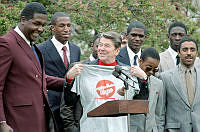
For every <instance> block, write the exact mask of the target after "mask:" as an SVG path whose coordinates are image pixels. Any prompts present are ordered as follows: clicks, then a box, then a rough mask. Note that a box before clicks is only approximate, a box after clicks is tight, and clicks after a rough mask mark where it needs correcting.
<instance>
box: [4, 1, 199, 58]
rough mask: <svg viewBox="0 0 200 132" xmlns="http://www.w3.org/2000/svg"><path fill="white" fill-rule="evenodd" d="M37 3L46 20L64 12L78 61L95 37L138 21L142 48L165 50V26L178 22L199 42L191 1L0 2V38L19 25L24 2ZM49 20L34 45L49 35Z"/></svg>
mask: <svg viewBox="0 0 200 132" xmlns="http://www.w3.org/2000/svg"><path fill="white" fill-rule="evenodd" d="M32 1H36V2H40V3H42V4H44V5H45V7H46V8H47V11H48V18H49V19H48V20H50V18H51V16H52V14H54V12H56V11H62V12H66V13H67V14H68V15H69V16H70V18H71V21H72V23H73V34H72V36H71V41H73V42H75V43H76V44H77V45H79V46H80V47H81V49H82V59H85V58H86V57H88V56H89V53H90V44H91V41H92V38H93V36H94V35H95V34H97V33H99V32H105V31H110V30H113V31H116V32H118V33H120V32H124V31H126V28H127V25H128V24H129V23H130V22H131V21H133V20H139V21H142V22H143V23H144V24H145V25H146V27H147V29H148V39H147V40H146V41H145V44H144V45H143V47H142V48H145V47H154V48H156V49H157V50H158V51H159V52H162V51H164V50H165V49H167V48H168V45H169V41H168V39H167V32H168V27H169V25H170V24H171V23H172V22H175V21H181V22H183V23H185V25H186V26H187V28H188V34H189V36H190V37H192V38H194V39H195V40H197V42H198V43H199V42H200V38H199V33H198V32H197V31H198V29H199V27H198V25H199V11H198V8H195V6H193V5H192V0H28V1H25V0H24V1H23V0H22V1H21V0H12V1H11V0H0V36H1V35H4V34H6V33H7V32H8V31H9V29H10V28H12V27H13V26H15V25H17V23H18V22H19V16H20V11H21V10H22V9H23V7H24V6H25V5H26V3H27V2H32ZM49 26H50V21H48V22H47V25H46V26H45V32H44V33H43V34H42V35H41V36H40V37H39V39H38V40H37V42H36V43H41V42H43V41H45V40H47V39H48V38H49V37H51V36H52V33H51V31H50V27H49Z"/></svg>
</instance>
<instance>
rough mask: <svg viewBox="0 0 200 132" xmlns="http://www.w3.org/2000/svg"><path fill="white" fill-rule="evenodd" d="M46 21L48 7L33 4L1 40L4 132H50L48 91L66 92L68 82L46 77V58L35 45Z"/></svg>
mask: <svg viewBox="0 0 200 132" xmlns="http://www.w3.org/2000/svg"><path fill="white" fill-rule="evenodd" d="M46 21H47V12H46V9H45V7H44V6H43V5H42V4H40V3H37V2H32V3H29V4H27V5H26V6H25V7H24V9H23V10H22V12H21V17H20V22H19V23H18V26H17V27H16V28H15V29H14V30H13V29H11V30H10V31H9V33H8V34H6V35H4V36H2V37H0V53H1V55H0V65H1V66H0V73H1V76H0V131H1V132H11V131H14V132H36V131H37V132H49V127H48V124H49V117H50V116H51V117H52V112H51V109H50V107H49V104H48V97H47V88H48V89H58V88H60V89H61V90H62V87H63V83H64V79H61V78H60V79H59V78H55V77H52V76H48V75H46V74H45V71H44V62H43V57H42V54H41V52H40V51H39V49H38V48H37V47H36V46H35V45H34V44H33V41H35V40H36V39H37V38H38V37H39V35H40V34H41V33H42V32H43V31H44V25H45V23H46ZM54 130H55V131H56V126H55V127H54Z"/></svg>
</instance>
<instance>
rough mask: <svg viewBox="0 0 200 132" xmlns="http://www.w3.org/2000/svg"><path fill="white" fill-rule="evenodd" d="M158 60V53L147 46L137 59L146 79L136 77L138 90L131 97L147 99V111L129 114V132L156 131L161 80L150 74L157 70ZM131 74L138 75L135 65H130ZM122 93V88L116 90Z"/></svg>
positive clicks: (160, 110) (160, 109)
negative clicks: (146, 112)
mask: <svg viewBox="0 0 200 132" xmlns="http://www.w3.org/2000/svg"><path fill="white" fill-rule="evenodd" d="M159 62H160V56H159V53H158V52H157V51H156V50H155V49H154V48H147V49H145V50H144V51H142V54H141V56H140V59H139V67H140V68H141V69H142V70H143V71H144V72H145V73H146V75H147V79H144V78H141V77H138V83H139V87H140V92H139V94H138V95H135V96H134V97H133V99H134V100H148V101H149V113H148V114H147V115H145V114H137V115H131V119H130V130H131V132H158V128H159V127H160V124H159V122H161V121H160V118H159V117H160V116H161V114H162V102H163V101H162V96H163V91H162V89H163V83H162V81H161V80H159V79H157V78H156V77H154V76H152V75H153V74H154V73H155V72H157V71H158V64H159ZM131 73H132V75H135V76H138V75H137V74H138V72H137V71H136V70H135V67H131ZM118 93H119V94H120V95H124V90H123V89H120V90H119V91H118Z"/></svg>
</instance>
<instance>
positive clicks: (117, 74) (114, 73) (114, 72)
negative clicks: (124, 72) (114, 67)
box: [112, 71, 120, 78]
mask: <svg viewBox="0 0 200 132" xmlns="http://www.w3.org/2000/svg"><path fill="white" fill-rule="evenodd" d="M112 74H113V76H115V77H116V78H118V77H119V75H120V74H119V73H118V72H117V71H113V72H112Z"/></svg>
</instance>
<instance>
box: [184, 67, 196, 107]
mask: <svg viewBox="0 0 200 132" xmlns="http://www.w3.org/2000/svg"><path fill="white" fill-rule="evenodd" d="M185 78H186V87H187V93H188V100H189V103H190V105H191V106H192V103H193V100H194V87H193V86H194V85H193V83H192V77H191V74H190V70H187V71H186V73H185Z"/></svg>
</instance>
